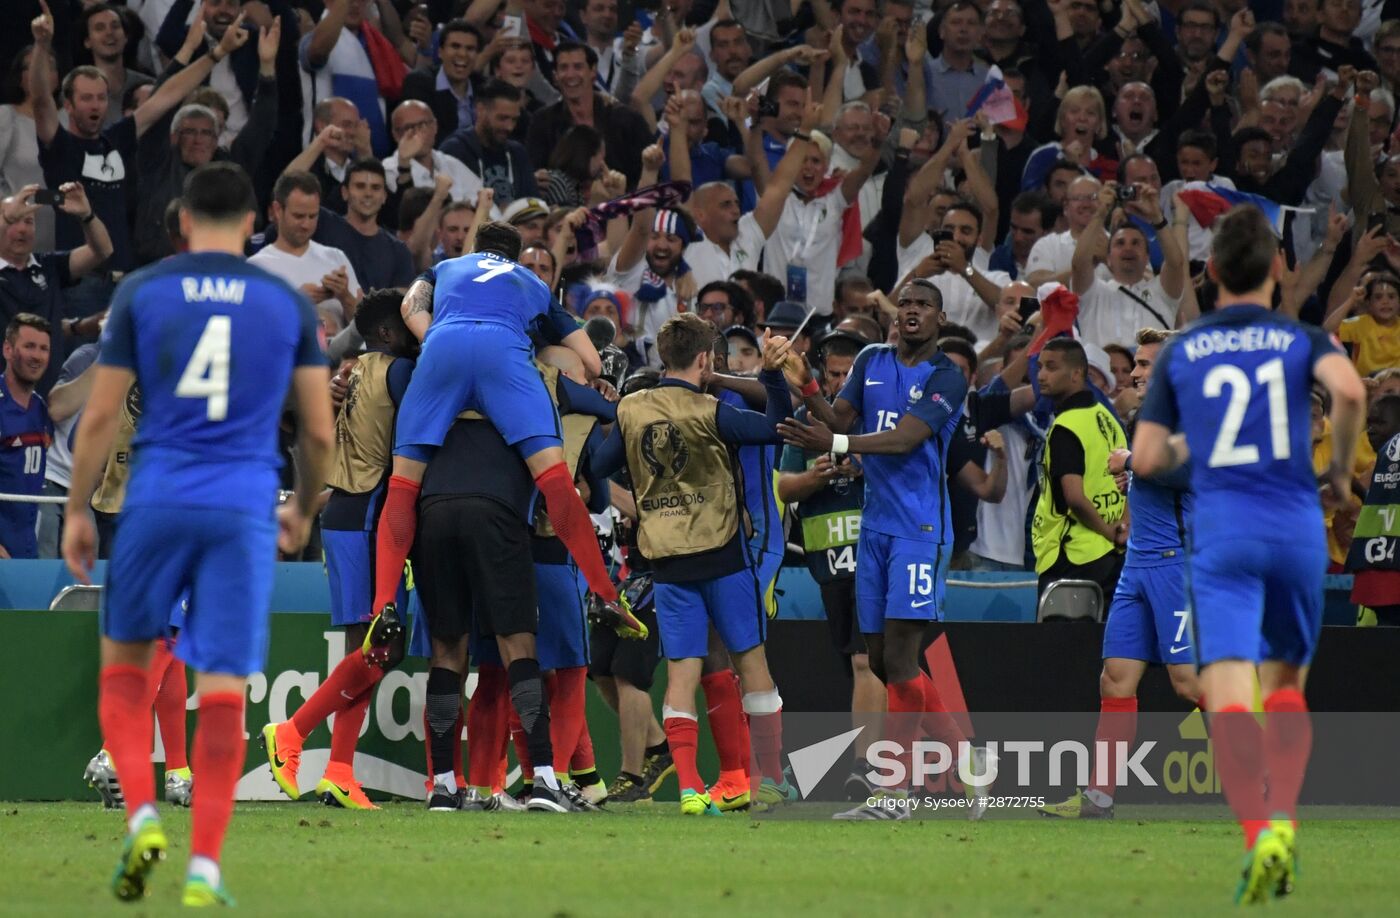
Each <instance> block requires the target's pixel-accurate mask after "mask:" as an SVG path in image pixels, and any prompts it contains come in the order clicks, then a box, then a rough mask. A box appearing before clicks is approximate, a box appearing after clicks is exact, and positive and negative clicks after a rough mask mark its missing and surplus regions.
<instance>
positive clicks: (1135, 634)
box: [1103, 561, 1196, 664]
mask: <svg viewBox="0 0 1400 918" xmlns="http://www.w3.org/2000/svg"><path fill="white" fill-rule="evenodd" d="M1190 624H1191V623H1190V611H1189V610H1188V608H1187V602H1186V564H1185V562H1184V561H1183V562H1181V563H1178V564H1160V565H1155V566H1152V567H1136V566H1128V567H1124V568H1123V574H1122V576H1120V577H1119V578H1118V588H1117V589H1116V590H1115V591H1114V593H1113V603H1112V604H1111V605H1110V606H1109V610H1108V624H1107V625H1105V626H1104V632H1103V656H1104V659H1105V660H1106V659H1108V658H1110V657H1120V658H1122V659H1125V660H1146V661H1147V662H1148V663H1167V664H1177V663H1195V661H1196V660H1195V653H1194V652H1193V650H1192V647H1191V635H1192V632H1193V629H1192V628H1191V627H1190Z"/></svg>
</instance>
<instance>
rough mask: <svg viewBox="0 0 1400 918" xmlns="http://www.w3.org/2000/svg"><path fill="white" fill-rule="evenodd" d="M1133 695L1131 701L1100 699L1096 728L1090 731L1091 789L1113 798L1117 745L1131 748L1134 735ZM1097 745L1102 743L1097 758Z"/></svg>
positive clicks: (1135, 720)
mask: <svg viewBox="0 0 1400 918" xmlns="http://www.w3.org/2000/svg"><path fill="white" fill-rule="evenodd" d="M1137 711H1138V702H1137V696H1136V695H1134V696H1133V697H1132V698H1108V697H1104V698H1100V699H1099V726H1098V729H1097V730H1096V731H1095V732H1094V780H1093V782H1092V783H1091V784H1090V785H1089V788H1090V789H1091V790H1096V791H1101V792H1103V793H1105V794H1107V795H1108V796H1109V797H1110V798H1111V797H1112V796H1113V789H1114V786H1115V784H1114V778H1115V775H1117V774H1118V745H1117V744H1118V743H1124V744H1125V746H1124V748H1127V745H1131V744H1132V742H1133V737H1135V736H1137ZM1099 743H1104V744H1105V746H1104V750H1105V753H1106V754H1104V755H1103V758H1102V759H1100V752H1099Z"/></svg>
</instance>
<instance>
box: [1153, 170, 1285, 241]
mask: <svg viewBox="0 0 1400 918" xmlns="http://www.w3.org/2000/svg"><path fill="white" fill-rule="evenodd" d="M1181 200H1182V201H1183V202H1185V204H1186V206H1187V208H1188V209H1189V210H1190V211H1191V216H1193V217H1195V218H1196V222H1197V223H1199V224H1200V225H1201V226H1203V227H1205V228H1206V229H1210V228H1211V227H1212V226H1214V225H1215V220H1216V218H1217V217H1219V216H1220V215H1221V214H1223V213H1225V212H1226V211H1227V210H1229V209H1230V208H1232V207H1234V206H1235V205H1237V204H1252V205H1253V206H1255V207H1257V208H1259V209H1260V210H1262V211H1263V212H1264V216H1266V217H1268V218H1269V223H1270V224H1271V225H1272V226H1273V228H1274V232H1275V233H1276V234H1277V235H1279V236H1282V235H1283V218H1284V216H1285V215H1286V214H1287V213H1288V212H1289V211H1290V210H1293V211H1299V212H1308V213H1311V212H1312V210H1313V208H1311V207H1289V206H1287V205H1284V204H1279V203H1278V202H1277V201H1271V200H1269V199H1268V198H1266V197H1263V196H1262V195H1257V194H1249V193H1248V192H1245V191H1236V190H1234V189H1233V188H1222V187H1221V186H1219V185H1212V184H1210V183H1209V182H1187V183H1186V184H1185V185H1184V186H1183V187H1182V190H1181Z"/></svg>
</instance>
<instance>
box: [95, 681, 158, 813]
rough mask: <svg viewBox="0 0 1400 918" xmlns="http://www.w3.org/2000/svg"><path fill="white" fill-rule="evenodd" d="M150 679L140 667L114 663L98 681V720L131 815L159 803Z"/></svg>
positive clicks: (105, 746) (105, 747)
mask: <svg viewBox="0 0 1400 918" xmlns="http://www.w3.org/2000/svg"><path fill="white" fill-rule="evenodd" d="M148 681H149V676H148V675H147V673H146V670H144V669H142V668H141V667H139V666H128V665H124V664H119V663H114V664H111V665H109V666H104V667H102V673H101V675H100V676H99V678H98V686H99V688H98V698H97V719H98V722H99V723H100V724H101V726H102V747H103V748H104V749H106V750H107V754H108V755H110V756H111V757H112V765H113V767H115V768H116V770H117V780H118V781H119V782H121V786H122V795H123V796H124V797H125V798H126V812H127V815H131V814H133V813H135V812H136V811H137V810H138V809H140V808H141V807H142V806H144V805H146V804H153V803H155V799H156V776H155V771H154V770H152V768H151V741H152V739H153V736H152V734H153V733H154V732H155V727H154V725H153V724H152V722H151V707H150V701H149V700H148V698H147V694H146V693H147V684H148Z"/></svg>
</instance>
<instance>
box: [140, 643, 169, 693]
mask: <svg viewBox="0 0 1400 918" xmlns="http://www.w3.org/2000/svg"><path fill="white" fill-rule="evenodd" d="M174 659H175V654H174V653H173V652H171V649H170V642H169V641H165V640H159V641H156V642H155V645H154V646H153V647H152V648H151V665H150V666H148V667H147V668H146V701H147V702H148V704H147V705H146V706H147V707H155V703H156V699H157V698H159V697H160V686H161V683H162V682H164V681H165V671H166V670H167V669H169V668H170V664H171V662H172V661H173V660H174Z"/></svg>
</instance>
